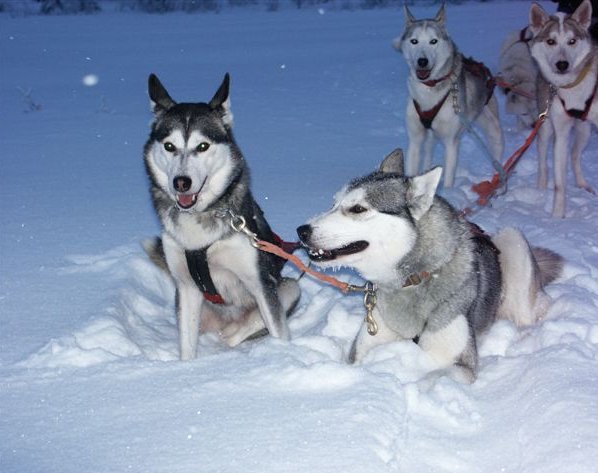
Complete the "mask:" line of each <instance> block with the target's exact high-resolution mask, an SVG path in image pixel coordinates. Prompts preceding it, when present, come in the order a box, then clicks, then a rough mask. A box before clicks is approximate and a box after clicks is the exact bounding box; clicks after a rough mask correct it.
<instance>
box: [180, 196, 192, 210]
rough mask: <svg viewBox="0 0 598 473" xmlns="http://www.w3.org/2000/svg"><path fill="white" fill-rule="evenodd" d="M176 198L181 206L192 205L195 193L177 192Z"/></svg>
mask: <svg viewBox="0 0 598 473" xmlns="http://www.w3.org/2000/svg"><path fill="white" fill-rule="evenodd" d="M178 200H179V204H181V205H182V206H183V207H190V206H191V205H193V202H194V201H195V195H193V194H190V195H185V194H179V196H178Z"/></svg>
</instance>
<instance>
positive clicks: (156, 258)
mask: <svg viewBox="0 0 598 473" xmlns="http://www.w3.org/2000/svg"><path fill="white" fill-rule="evenodd" d="M141 246H143V249H144V250H145V252H146V253H147V256H149V259H150V260H151V261H152V263H154V264H155V265H156V266H157V267H158V268H160V269H162V270H163V271H166V272H167V273H168V274H170V271H169V270H168V264H167V263H166V256H165V255H164V247H163V246H162V238H160V237H155V238H148V239H147V240H143V241H142V242H141Z"/></svg>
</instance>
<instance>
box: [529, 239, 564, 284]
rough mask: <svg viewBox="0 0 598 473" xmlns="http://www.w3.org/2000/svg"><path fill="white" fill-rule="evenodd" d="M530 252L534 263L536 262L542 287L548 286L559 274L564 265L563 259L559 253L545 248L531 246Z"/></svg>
mask: <svg viewBox="0 0 598 473" xmlns="http://www.w3.org/2000/svg"><path fill="white" fill-rule="evenodd" d="M532 254H533V255H534V259H535V260H536V263H538V270H539V273H540V281H541V284H542V287H545V286H548V285H549V284H550V283H551V282H553V281H554V280H555V279H557V278H559V277H560V276H561V274H562V273H563V266H564V265H565V259H564V258H563V257H562V256H561V255H559V254H558V253H555V252H554V251H552V250H549V249H547V248H540V247H532Z"/></svg>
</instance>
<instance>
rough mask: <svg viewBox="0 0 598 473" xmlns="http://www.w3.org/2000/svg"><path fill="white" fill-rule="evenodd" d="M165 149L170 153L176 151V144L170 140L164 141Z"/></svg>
mask: <svg viewBox="0 0 598 473" xmlns="http://www.w3.org/2000/svg"><path fill="white" fill-rule="evenodd" d="M164 149H165V150H166V151H168V152H169V153H174V152H175V151H176V146H175V145H173V144H172V143H171V142H170V141H167V142H166V143H164Z"/></svg>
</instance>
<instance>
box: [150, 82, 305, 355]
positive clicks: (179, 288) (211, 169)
mask: <svg viewBox="0 0 598 473" xmlns="http://www.w3.org/2000/svg"><path fill="white" fill-rule="evenodd" d="M149 96H150V98H151V103H152V108H153V112H154V122H153V124H152V128H151V133H150V136H149V139H148V140H147V142H146V144H145V148H144V157H145V166H146V170H147V174H148V176H149V179H150V184H151V194H152V198H153V203H154V207H155V209H156V212H157V214H158V217H159V218H160V221H161V223H162V228H163V230H162V237H161V239H156V240H154V241H152V242H149V243H146V244H145V247H146V251H147V252H148V254H149V255H150V257H151V259H152V260H153V261H154V262H156V263H157V264H158V265H160V266H161V267H163V268H167V269H168V271H169V273H170V274H171V276H172V278H173V279H174V282H175V285H176V310H177V317H178V326H179V342H180V356H181V359H183V360H189V359H192V358H194V357H195V356H196V352H197V343H198V336H199V330H200V326H201V328H202V330H216V331H219V332H221V334H222V336H223V338H224V340H225V341H226V342H227V343H228V344H229V345H230V346H235V345H237V344H238V343H240V342H241V341H243V340H245V339H246V338H248V337H250V336H253V335H255V334H256V333H258V332H260V331H261V330H262V329H263V328H264V327H265V328H266V329H267V330H268V331H269V332H270V334H272V335H273V336H275V337H278V338H282V339H287V338H289V329H288V325H287V315H288V314H289V313H290V311H292V309H293V308H294V306H295V304H296V303H297V301H298V299H299V295H300V290H299V285H298V284H297V282H296V281H294V280H290V279H283V278H281V275H280V272H281V269H282V267H283V265H284V261H283V260H282V259H280V258H278V257H276V256H272V255H270V254H268V253H263V252H260V251H259V250H257V249H256V248H254V247H253V246H252V244H251V242H250V240H249V238H248V237H247V236H246V235H245V234H243V233H240V232H238V231H235V229H234V228H233V226H232V224H233V223H235V224H236V225H239V226H240V223H242V222H244V223H245V225H246V227H247V228H248V229H249V230H250V231H251V232H253V233H255V234H256V235H257V236H258V237H259V238H260V239H262V240H266V241H269V242H276V237H275V235H274V234H273V233H272V230H271V229H270V226H269V225H268V223H267V222H266V220H265V218H264V215H263V213H262V210H261V209H260V207H259V206H258V204H257V203H256V202H255V200H254V199H253V197H252V195H251V192H250V189H249V169H248V167H247V164H246V162H245V158H244V157H243V154H242V153H241V150H240V149H239V147H238V146H237V144H236V142H235V140H234V138H233V133H232V124H233V115H232V113H231V107H230V98H229V75H228V74H227V75H226V76H225V77H224V81H223V82H222V85H221V86H220V88H219V89H218V91H217V92H216V94H215V95H214V97H213V98H212V100H210V102H208V103H177V102H175V101H174V100H173V99H172V98H171V97H170V96H169V94H168V92H167V91H166V89H165V88H164V86H163V85H162V84H161V83H160V81H159V80H158V78H157V77H156V76H155V75H153V74H152V75H150V77H149Z"/></svg>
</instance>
